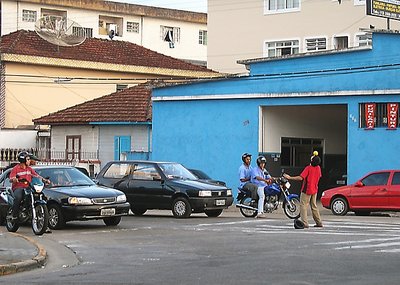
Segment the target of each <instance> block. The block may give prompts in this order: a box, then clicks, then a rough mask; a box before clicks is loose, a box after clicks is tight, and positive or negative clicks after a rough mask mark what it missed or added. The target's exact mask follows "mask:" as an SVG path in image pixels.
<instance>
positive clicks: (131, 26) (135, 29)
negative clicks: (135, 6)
mask: <svg viewBox="0 0 400 285" xmlns="http://www.w3.org/2000/svg"><path fill="white" fill-rule="evenodd" d="M126 31H127V32H129V33H139V23H137V22H126Z"/></svg>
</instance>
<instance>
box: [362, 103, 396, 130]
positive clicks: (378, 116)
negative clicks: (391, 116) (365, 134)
mask: <svg viewBox="0 0 400 285" xmlns="http://www.w3.org/2000/svg"><path fill="white" fill-rule="evenodd" d="M390 103H392V102H390ZM398 104H400V102H398ZM387 105H388V103H376V107H375V108H376V109H375V118H374V120H375V128H387V127H388V112H387V108H388V107H387ZM359 110H360V116H359V118H360V124H359V127H360V128H366V127H367V124H366V120H365V103H361V104H359ZM397 127H399V112H397Z"/></svg>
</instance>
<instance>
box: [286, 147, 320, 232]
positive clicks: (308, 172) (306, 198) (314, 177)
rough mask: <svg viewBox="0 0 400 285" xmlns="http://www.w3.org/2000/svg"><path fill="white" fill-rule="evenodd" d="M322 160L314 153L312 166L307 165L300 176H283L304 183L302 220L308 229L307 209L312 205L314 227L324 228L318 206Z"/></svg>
mask: <svg viewBox="0 0 400 285" xmlns="http://www.w3.org/2000/svg"><path fill="white" fill-rule="evenodd" d="M320 164H321V158H320V157H319V156H318V152H317V151H314V152H313V154H312V156H311V161H310V164H309V165H307V166H306V167H305V168H304V170H303V171H302V172H301V174H300V175H299V176H290V175H288V174H286V173H285V174H283V176H284V177H285V178H286V179H288V180H297V181H303V184H302V187H301V194H300V220H301V222H303V224H304V228H308V227H309V225H308V218H307V208H308V205H309V204H310V205H311V213H312V216H313V219H314V221H315V225H314V227H319V228H322V227H323V225H322V220H321V215H320V213H319V210H318V206H317V193H318V183H319V180H320V178H321V176H322V175H321V167H320V166H319V165H320Z"/></svg>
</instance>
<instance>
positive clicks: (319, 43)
mask: <svg viewBox="0 0 400 285" xmlns="http://www.w3.org/2000/svg"><path fill="white" fill-rule="evenodd" d="M306 49H307V51H318V50H326V38H313V39H306Z"/></svg>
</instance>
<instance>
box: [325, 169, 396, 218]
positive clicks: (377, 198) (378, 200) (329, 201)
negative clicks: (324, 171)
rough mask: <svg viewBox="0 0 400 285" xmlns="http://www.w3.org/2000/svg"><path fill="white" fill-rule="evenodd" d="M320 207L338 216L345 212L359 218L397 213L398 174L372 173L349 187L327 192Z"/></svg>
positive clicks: (391, 171) (384, 171)
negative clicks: (353, 213)
mask: <svg viewBox="0 0 400 285" xmlns="http://www.w3.org/2000/svg"><path fill="white" fill-rule="evenodd" d="M321 203H322V206H324V207H325V208H327V209H331V211H332V213H333V214H334V215H340V216H344V215H346V213H347V212H348V211H353V212H355V214H356V215H360V216H361V215H369V214H370V213H371V212H378V211H379V212H381V211H400V170H382V171H376V172H371V173H369V174H367V175H366V176H364V177H363V178H361V179H360V180H358V181H357V182H356V183H354V184H352V185H347V186H342V187H337V188H333V189H329V190H326V191H324V192H323V193H322V197H321Z"/></svg>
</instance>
